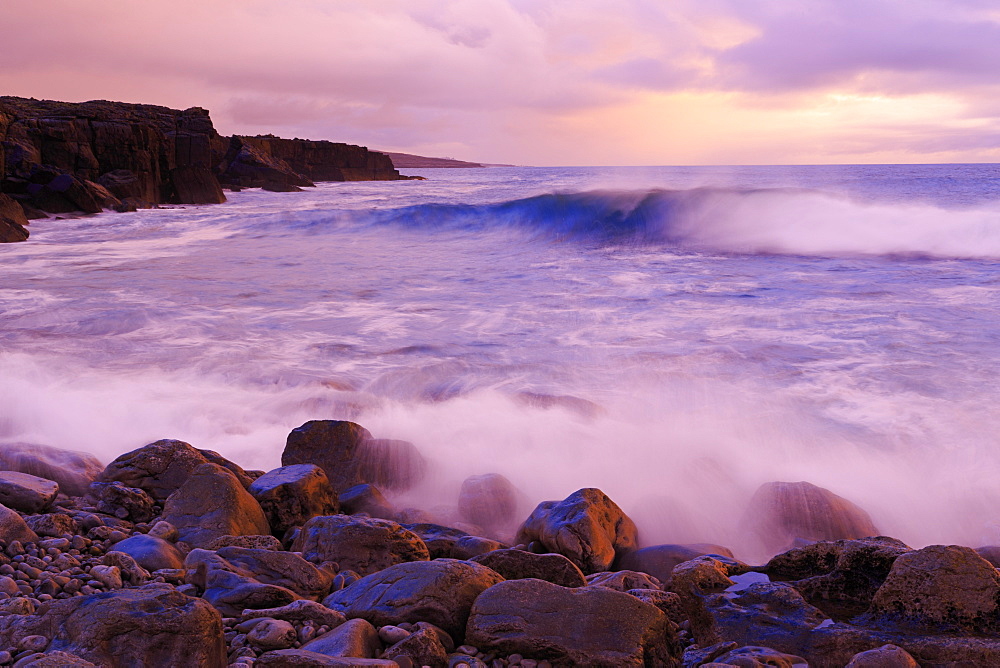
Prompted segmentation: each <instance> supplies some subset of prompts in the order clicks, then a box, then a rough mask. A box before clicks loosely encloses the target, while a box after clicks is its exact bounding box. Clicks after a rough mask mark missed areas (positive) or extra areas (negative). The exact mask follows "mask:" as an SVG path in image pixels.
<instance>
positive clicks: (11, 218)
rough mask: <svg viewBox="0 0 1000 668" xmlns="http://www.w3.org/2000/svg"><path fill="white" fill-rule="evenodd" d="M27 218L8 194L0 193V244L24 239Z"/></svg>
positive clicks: (26, 230)
mask: <svg viewBox="0 0 1000 668" xmlns="http://www.w3.org/2000/svg"><path fill="white" fill-rule="evenodd" d="M27 224H28V218H27V216H25V215H24V209H22V208H21V205H20V204H18V203H17V201H16V200H15V199H13V198H12V197H10V196H9V195H5V194H3V193H0V244H4V243H11V242H16V241H25V240H26V239H27V238H28V229H27V227H26V225H27Z"/></svg>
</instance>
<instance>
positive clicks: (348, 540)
mask: <svg viewBox="0 0 1000 668" xmlns="http://www.w3.org/2000/svg"><path fill="white" fill-rule="evenodd" d="M292 551H293V552H301V553H302V556H303V557H305V558H306V559H307V560H308V561H311V562H313V563H317V564H321V563H323V562H324V561H335V562H337V563H338V564H339V565H340V568H341V569H342V570H343V569H350V570H352V571H355V572H357V573H360V574H361V575H368V574H369V573H374V572H376V571H380V570H382V569H383V568H387V567H388V566H392V565H393V564H400V563H403V562H407V561H427V560H428V559H429V558H430V556H429V554H428V552H427V546H425V545H424V543H423V541H422V540H420V538H419V537H418V536H417V535H416V534H414V533H413V532H412V531H407V530H406V529H404V528H403V527H401V526H400V525H399V524H396V523H395V522H392V521H390V520H380V519H372V518H363V517H350V516H348V515H328V516H324V517H314V518H312V519H311V520H309V521H308V522H306V523H305V524H304V525H303V526H302V531H301V532H300V533H299V535H298V537H297V538H296V539H295V542H294V543H293V544H292Z"/></svg>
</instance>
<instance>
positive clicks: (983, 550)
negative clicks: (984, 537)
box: [976, 545, 1000, 568]
mask: <svg viewBox="0 0 1000 668" xmlns="http://www.w3.org/2000/svg"><path fill="white" fill-rule="evenodd" d="M976 554H978V555H979V556H980V557H982V558H983V559H985V560H986V561H988V562H990V563H991V564H993V566H994V568H997V567H1000V545H986V546H983V547H977V548H976Z"/></svg>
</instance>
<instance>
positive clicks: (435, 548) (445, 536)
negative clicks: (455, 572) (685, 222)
mask: <svg viewBox="0 0 1000 668" xmlns="http://www.w3.org/2000/svg"><path fill="white" fill-rule="evenodd" d="M400 526H402V527H403V528H404V529H406V530H407V531H412V532H413V533H415V534H416V535H417V536H419V537H420V540H422V541H423V542H424V545H426V546H427V551H428V553H429V555H430V558H431V559H440V558H445V559H455V558H456V557H455V543H456V542H457V541H459V540H461V539H462V538H464V537H466V536H468V535H469V534H468V533H466V532H465V531H462V530H461V529H456V528H454V527H447V526H442V525H440V524H432V523H429V522H420V523H411V524H401V525H400Z"/></svg>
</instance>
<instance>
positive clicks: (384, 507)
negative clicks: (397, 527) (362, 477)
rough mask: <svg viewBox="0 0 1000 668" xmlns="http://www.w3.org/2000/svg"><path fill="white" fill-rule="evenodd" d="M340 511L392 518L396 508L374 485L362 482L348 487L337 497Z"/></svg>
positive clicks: (347, 513)
mask: <svg viewBox="0 0 1000 668" xmlns="http://www.w3.org/2000/svg"><path fill="white" fill-rule="evenodd" d="M337 501H338V503H339V504H340V509H341V512H343V513H344V514H345V515H354V514H356V513H367V514H368V515H371V516H372V517H381V518H383V519H394V517H395V515H396V510H395V509H394V508H393V507H392V504H391V503H389V500H388V499H386V498H385V496H384V495H383V494H382V492H380V491H379V489H378V487H376V486H375V485H370V484H368V483H363V484H361V485H354V486H353V487H348V488H347V489H346V490H344V491H343V492H341V493H340V496H338V497H337Z"/></svg>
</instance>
